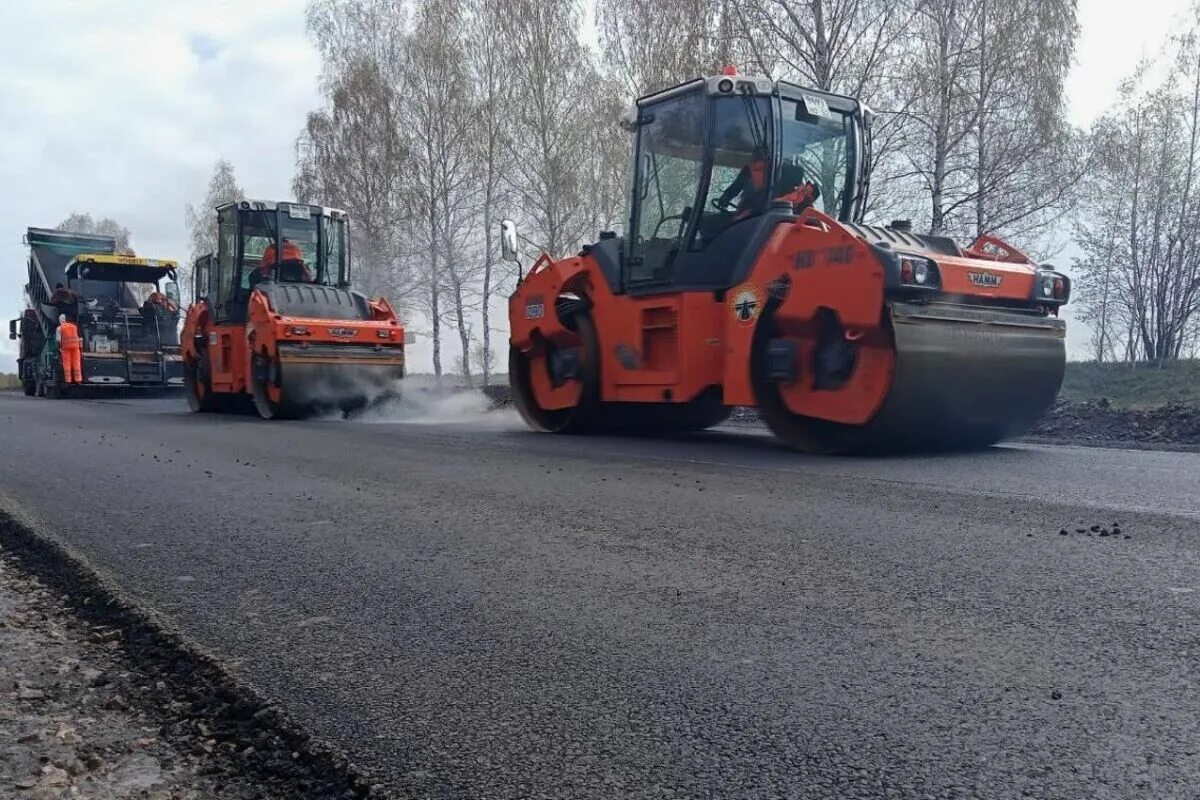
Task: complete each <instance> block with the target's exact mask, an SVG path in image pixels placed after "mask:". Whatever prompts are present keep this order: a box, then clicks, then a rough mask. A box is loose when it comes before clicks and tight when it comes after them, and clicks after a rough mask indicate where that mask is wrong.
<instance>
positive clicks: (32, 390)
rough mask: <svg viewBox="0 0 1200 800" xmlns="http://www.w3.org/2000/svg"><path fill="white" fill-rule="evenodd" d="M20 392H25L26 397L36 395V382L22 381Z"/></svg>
mask: <svg viewBox="0 0 1200 800" xmlns="http://www.w3.org/2000/svg"><path fill="white" fill-rule="evenodd" d="M21 390H22V391H24V392H25V396H26V397H33V396H35V395H36V394H37V381H22V382H21Z"/></svg>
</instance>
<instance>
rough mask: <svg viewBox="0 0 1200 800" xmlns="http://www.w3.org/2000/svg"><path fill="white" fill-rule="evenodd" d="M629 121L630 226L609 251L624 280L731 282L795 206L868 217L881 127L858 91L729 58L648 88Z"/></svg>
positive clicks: (687, 284)
mask: <svg viewBox="0 0 1200 800" xmlns="http://www.w3.org/2000/svg"><path fill="white" fill-rule="evenodd" d="M626 127H627V129H629V130H631V131H632V132H634V134H635V136H636V140H635V144H634V154H635V156H634V170H633V171H634V176H633V182H632V191H631V192H630V196H629V206H628V212H629V213H628V217H627V219H628V227H627V231H628V233H627V235H626V237H625V240H624V246H623V252H621V253H619V255H618V257H617V258H616V259H605V258H604V253H603V252H600V253H598V254H597V255H598V256H599V257H600V258H601V259H602V260H607V261H608V262H609V263H608V264H607V265H606V266H607V267H608V269H606V270H605V271H606V274H609V275H610V279H611V277H612V273H613V272H616V271H617V270H613V269H612V267H613V266H615V264H614V263H613V262H614V261H617V260H619V262H620V264H621V267H620V269H619V273H620V288H621V290H623V291H629V292H634V293H637V292H639V291H644V292H646V293H653V292H661V291H679V290H687V289H704V290H707V289H716V290H720V289H725V288H729V287H730V286H732V285H735V284H736V283H738V282H739V280H740V279H741V278H742V277H744V275H745V274H747V273H748V272H749V269H750V266H751V263H752V259H753V257H754V255H755V254H757V252H758V250H759V247H758V245H760V244H761V243H762V242H763V241H764V240H765V237H767V236H769V235H770V233H771V232H772V231H773V230H774V229H775V227H776V226H777V225H778V224H779V223H780V222H784V221H787V220H789V219H791V218H792V217H793V216H794V214H795V213H797V212H799V211H802V210H804V209H805V208H808V207H814V208H816V209H817V210H819V211H821V212H824V213H825V214H828V215H829V216H831V217H834V218H836V219H839V220H842V221H854V220H857V219H860V218H861V216H862V210H863V206H864V204H865V201H866V189H867V182H866V172H867V169H866V164H867V156H868V152H869V132H868V128H867V124H866V117H865V112H864V110H863V107H862V106H861V105H860V104H859V103H858V102H857V101H856V100H853V99H851V98H848V97H842V96H841V95H835V94H830V93H827V92H818V91H814V90H811V89H804V88H801V87H799V86H793V85H792V84H788V83H783V82H773V81H770V80H766V79H763V78H752V77H747V76H741V75H737V74H736V73H735V72H734V71H732V70H731V69H729V70H727V72H726V74H724V75H719V76H714V77H710V78H698V79H696V80H693V81H690V82H689V83H685V84H681V85H679V86H676V87H673V88H671V89H667V90H665V91H662V92H658V93H656V94H652V95H648V96H646V97H643V98H641V99H639V100H638V101H637V105H636V109H635V110H634V112H633V113H631V114H630V115H629V116H628V117H627V120H626ZM614 246H615V243H614V244H610V245H607V246H605V243H604V242H603V241H602V242H601V244H600V245H597V249H599V250H601V251H603V250H606V249H607V250H611V249H612V248H613V247H614ZM614 255H617V254H614Z"/></svg>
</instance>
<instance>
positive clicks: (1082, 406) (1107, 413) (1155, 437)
mask: <svg viewBox="0 0 1200 800" xmlns="http://www.w3.org/2000/svg"><path fill="white" fill-rule="evenodd" d="M1029 438H1031V439H1034V440H1037V441H1045V442H1053V443H1067V444H1083V445H1093V446H1104V447H1122V446H1124V447H1150V448H1170V449H1183V450H1193V449H1200V408H1196V407H1193V406H1189V405H1182V404H1179V403H1172V404H1169V405H1165V406H1159V407H1157V408H1146V409H1118V408H1113V407H1112V406H1111V405H1110V404H1109V403H1108V401H1107V400H1103V399H1102V400H1090V401H1088V402H1085V403H1070V402H1065V401H1059V402H1058V403H1057V404H1056V405H1055V406H1054V408H1052V409H1051V410H1050V411H1049V412H1048V413H1047V414H1046V416H1045V417H1044V418H1043V419H1042V421H1041V422H1039V423H1038V425H1037V426H1036V427H1035V428H1034V429H1033V430H1032V431H1030V435H1029Z"/></svg>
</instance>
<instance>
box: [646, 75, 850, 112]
mask: <svg viewBox="0 0 1200 800" xmlns="http://www.w3.org/2000/svg"><path fill="white" fill-rule="evenodd" d="M697 89H702V90H703V91H704V92H705V94H709V95H712V96H714V97H722V96H724V95H733V96H738V95H743V94H749V95H751V96H754V97H771V96H775V95H777V96H779V97H782V98H785V99H788V100H798V101H801V102H803V103H805V105H806V106H807V105H808V99H807V98H809V97H817V98H820V99H821V100H822V101H824V104H825V105H826V106H828V107H829V108H831V109H833V110H835V111H841V112H843V113H847V114H856V113H858V112H859V111H860V110H861V108H862V105H861V104H860V103H859V102H858V100H856V99H854V98H853V97H847V96H846V95H842V94H836V93H835V92H826V91H822V90H820V89H810V88H808V87H805V86H800V85H798V84H795V83H789V82H788V81H773V80H771V79H770V78H764V77H761V76H754V75H740V74H737V73H736V72H735V73H733V74H723V75H709V76H707V77H699V78H693V79H692V80H690V81H685V82H684V83H680V84H678V85H676V86H671V87H668V88H666V89H663V90H661V91H657V92H652V93H650V94H647V95H644V96H642V97H639V98H638V99H637V104H636V105H637V107H638V108H641V107H643V106H647V105H652V104H654V103H657V102H659V101H661V100H666V99H667V98H669V97H674V96H676V95H680V94H685V93H687V92H690V91H694V90H697Z"/></svg>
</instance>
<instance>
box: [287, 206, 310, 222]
mask: <svg viewBox="0 0 1200 800" xmlns="http://www.w3.org/2000/svg"><path fill="white" fill-rule="evenodd" d="M288 216H289V217H291V218H292V219H309V218H310V217H311V216H312V212H310V211H309V210H308V206H298V205H291V206H288Z"/></svg>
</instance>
